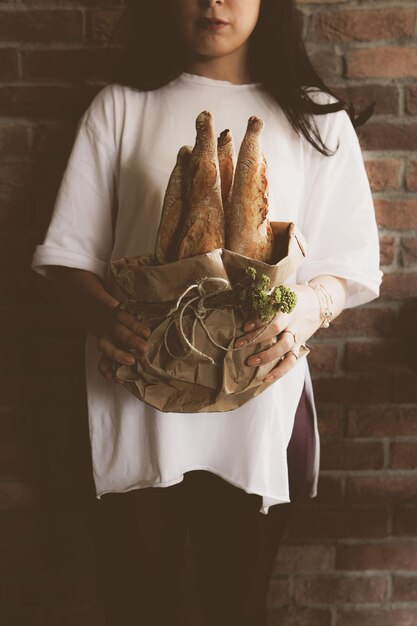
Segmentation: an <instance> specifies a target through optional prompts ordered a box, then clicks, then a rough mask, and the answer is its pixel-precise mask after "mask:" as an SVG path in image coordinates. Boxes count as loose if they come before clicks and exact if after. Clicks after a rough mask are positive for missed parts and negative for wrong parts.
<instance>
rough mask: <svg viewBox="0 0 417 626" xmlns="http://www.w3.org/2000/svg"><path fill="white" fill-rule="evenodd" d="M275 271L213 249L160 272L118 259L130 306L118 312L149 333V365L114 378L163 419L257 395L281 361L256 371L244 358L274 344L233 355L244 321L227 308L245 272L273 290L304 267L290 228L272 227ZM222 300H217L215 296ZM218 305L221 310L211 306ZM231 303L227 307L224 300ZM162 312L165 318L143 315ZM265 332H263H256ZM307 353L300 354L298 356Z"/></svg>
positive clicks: (301, 248)
mask: <svg viewBox="0 0 417 626" xmlns="http://www.w3.org/2000/svg"><path fill="white" fill-rule="evenodd" d="M271 226H272V228H273V232H274V238H275V251H274V260H275V263H273V264H267V263H263V262H262V261H256V260H254V259H250V258H248V257H245V256H243V255H240V254H237V253H235V252H231V251H230V250H226V249H222V248H218V249H216V250H213V251H212V252H208V253H206V254H200V255H198V256H194V257H191V258H189V259H183V260H180V261H174V262H172V263H166V264H164V265H157V261H156V259H155V257H154V256H153V255H143V256H138V257H132V258H129V259H128V258H126V257H123V258H121V259H118V260H117V261H114V262H113V263H112V264H111V271H112V274H113V276H114V278H115V281H116V283H117V285H118V286H119V288H120V289H121V290H122V292H123V293H124V295H125V296H127V298H128V300H127V301H126V302H123V303H122V304H121V305H120V308H124V309H126V310H128V311H130V312H132V313H134V314H136V315H137V316H138V317H139V319H142V320H143V321H144V322H145V323H146V324H147V325H148V326H149V327H150V328H151V330H152V333H151V335H150V337H149V339H148V344H149V347H150V349H149V351H148V353H147V355H146V357H140V358H137V361H136V363H135V364H134V365H133V366H125V365H122V366H119V367H118V368H117V370H116V377H117V379H118V380H120V381H122V382H123V385H124V386H125V387H126V389H128V390H129V391H130V392H131V393H133V394H134V395H135V396H136V397H137V398H139V399H140V400H142V401H143V402H145V403H147V404H150V405H151V406H153V407H155V408H157V409H159V410H161V411H164V412H176V413H197V412H212V411H230V410H231V409H235V408H237V407H239V406H242V405H243V404H244V403H245V402H247V401H248V400H250V399H251V398H254V397H255V396H257V395H259V394H260V393H262V392H263V391H264V390H265V389H266V388H267V387H269V386H270V385H271V384H273V382H272V383H264V382H262V381H263V379H264V378H265V376H266V375H267V374H268V372H269V371H270V370H271V369H272V368H273V367H275V366H276V365H277V364H278V362H279V359H277V361H275V362H273V363H268V364H265V365H261V366H258V367H250V366H248V365H246V364H245V361H246V359H247V358H248V356H250V355H251V354H253V353H255V352H259V351H261V350H265V349H266V348H268V347H270V346H272V345H273V344H274V343H275V341H276V338H274V339H269V340H262V335H260V337H259V339H255V341H253V342H251V343H249V344H246V345H245V346H243V347H242V348H238V349H237V348H233V344H234V341H235V338H236V337H237V336H240V335H241V334H243V330H242V326H243V324H244V323H245V321H246V319H245V318H244V317H243V316H242V314H241V312H240V311H239V310H238V308H237V307H236V306H233V305H231V304H230V302H231V301H232V300H230V298H231V297H232V296H233V292H232V288H233V286H234V285H235V284H236V283H237V282H239V281H240V280H242V278H243V277H244V275H245V270H246V268H247V267H249V266H252V267H255V269H256V270H257V272H258V275H260V274H267V275H268V276H269V278H270V280H271V288H272V287H275V286H279V285H282V284H284V283H285V282H286V280H287V279H288V278H289V277H290V276H291V275H292V274H293V273H294V272H295V271H296V270H297V268H298V267H299V266H300V264H301V263H302V261H303V258H304V256H305V251H306V242H305V239H304V237H303V236H302V235H301V233H300V232H299V231H298V230H297V228H296V227H295V225H294V224H293V223H291V222H272V223H271ZM220 292H221V295H220V296H218V295H214V294H219V293H220ZM216 298H217V299H219V298H220V300H222V302H223V304H219V305H216V304H215V301H216ZM228 298H229V300H230V302H229V304H228V305H227V299H228ZM141 303H149V307H150V308H151V309H152V307H153V309H155V308H156V309H158V307H159V308H161V306H162V308H164V312H163V313H162V314H161V312H155V310H148V308H147V307H146V306H145V307H144V304H141ZM260 332H262V331H260ZM308 352H309V350H308V349H307V348H305V347H301V349H300V356H305V355H306V354H308Z"/></svg>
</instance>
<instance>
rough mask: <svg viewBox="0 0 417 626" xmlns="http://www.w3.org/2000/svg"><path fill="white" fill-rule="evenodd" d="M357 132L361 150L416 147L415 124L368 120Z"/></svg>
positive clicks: (416, 133)
mask: <svg viewBox="0 0 417 626" xmlns="http://www.w3.org/2000/svg"><path fill="white" fill-rule="evenodd" d="M416 52H417V49H416ZM368 55H369V53H368ZM357 132H358V137H359V140H360V144H361V148H362V150H382V151H384V150H415V147H416V145H417V123H405V122H400V121H397V120H394V121H381V122H377V121H375V122H373V121H372V120H370V121H369V122H367V123H366V124H364V125H363V126H359V128H358V129H357Z"/></svg>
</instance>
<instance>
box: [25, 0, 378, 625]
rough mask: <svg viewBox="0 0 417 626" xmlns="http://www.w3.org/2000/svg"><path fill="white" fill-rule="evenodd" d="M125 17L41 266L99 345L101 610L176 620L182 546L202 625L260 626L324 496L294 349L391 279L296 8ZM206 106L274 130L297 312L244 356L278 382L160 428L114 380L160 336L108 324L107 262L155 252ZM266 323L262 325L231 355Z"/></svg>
mask: <svg viewBox="0 0 417 626" xmlns="http://www.w3.org/2000/svg"><path fill="white" fill-rule="evenodd" d="M128 18H129V26H130V38H129V43H128V46H127V53H126V56H125V57H124V58H123V62H122V63H121V64H120V67H119V69H118V72H117V74H116V76H115V81H114V82H113V83H112V84H111V85H108V86H107V87H105V88H104V89H102V90H101V91H100V92H99V93H98V94H97V96H96V97H95V98H94V100H93V102H92V103H91V105H90V107H89V108H88V110H87V111H86V112H85V114H84V115H83V117H82V119H81V120H80V123H79V126H78V132H77V137H76V141H75V143H74V147H73V150H72V153H71V156H70V159H69V162H68V166H67V169H66V172H65V174H64V177H63V180H62V184H61V187H60V190H59V193H58V197H57V200H56V206H55V210H54V213H53V216H52V220H51V224H50V226H49V230H48V232H47V235H46V237H45V240H44V242H43V244H42V245H41V246H38V247H37V250H36V251H35V255H34V259H33V264H32V267H33V268H34V269H35V270H36V271H38V272H39V273H41V274H43V275H44V276H47V277H49V278H51V279H52V280H53V281H54V284H55V286H56V289H57V290H58V292H59V293H60V294H61V297H62V298H63V300H64V302H65V303H66V305H67V306H68V308H70V309H71V310H72V311H73V313H74V316H75V317H76V318H77V319H79V321H80V323H81V324H82V326H83V328H85V329H86V330H87V331H88V334H87V344H86V371H87V391H88V410H89V426H90V440H91V447H92V459H93V471H94V481H95V488H96V495H97V499H98V502H97V522H96V523H97V531H98V540H97V548H98V555H99V558H100V566H99V569H98V576H99V579H98V582H99V591H100V601H101V603H102V604H103V607H104V609H105V613H106V618H107V624H109V625H113V624H118V625H120V626H125V625H128V624H139V623H144V624H147V625H154V624H155V625H156V624H158V625H159V624H170V625H177V624H180V623H181V593H180V591H181V560H182V556H183V550H184V541H185V537H186V533H187V532H189V533H190V537H191V541H192V544H193V553H194V565H195V574H196V580H197V583H198V588H199V596H200V599H201V607H202V613H203V618H204V624H205V625H206V626H212V625H213V626H214V625H216V626H222V625H223V624H224V625H226V624H227V625H228V626H231V625H235V624H236V625H238V624H239V626H244V625H247V626H249V625H250V626H265V625H266V623H267V618H266V613H267V601H266V600H267V592H268V585H269V580H270V576H271V572H272V568H273V564H274V560H275V557H276V554H277V550H278V546H279V543H280V540H281V538H282V535H283V533H284V531H285V529H286V528H287V527H288V523H289V520H290V516H291V514H292V511H293V509H294V506H295V505H296V504H297V502H299V501H300V499H301V498H302V497H303V495H305V494H309V495H310V496H311V497H314V496H315V495H316V492H317V480H318V465H319V437H318V431H317V418H316V414H315V411H314V403H313V396H312V389H311V380H310V376H309V372H308V367H307V362H306V359H302V358H298V356H299V354H298V353H299V347H300V345H301V344H303V343H305V342H306V341H307V340H308V339H309V338H310V337H311V336H312V335H313V334H314V333H315V332H316V331H317V329H318V328H320V327H322V326H326V325H328V323H329V322H331V321H332V320H333V319H334V318H335V317H336V316H337V315H339V313H340V312H341V311H342V310H343V309H344V308H346V307H349V306H355V305H358V304H361V303H364V302H367V301H370V300H372V299H373V298H376V297H377V296H378V290H379V284H380V281H381V273H380V271H379V268H378V261H379V253H378V234H377V228H376V223H375V217H374V211H373V204H372V197H371V192H370V189H369V183H368V180H367V177H366V173H365V168H364V164H363V159H362V156H361V151H360V147H359V143H358V140H357V137H356V134H355V131H354V127H353V125H352V121H351V119H350V117H349V115H348V113H347V112H346V109H347V110H348V111H349V112H350V113H351V114H352V115H353V109H352V107H351V106H350V105H349V104H348V103H344V102H338V101H337V98H336V97H335V96H334V95H333V94H332V93H331V92H330V90H328V89H327V88H326V86H325V85H324V83H323V82H322V81H321V80H320V78H319V77H318V76H317V74H316V73H315V71H314V70H313V68H312V66H311V64H310V62H309V60H308V58H307V55H306V52H305V50H304V47H303V45H302V42H301V38H300V34H299V30H298V27H297V22H296V15H295V9H294V6H293V3H292V0H280V2H275V1H273V0H217V1H215V0H212V1H198V0H173V1H172V2H162V0H161V1H159V2H155V1H153V2H152V3H132V4H131V7H130V11H129V13H128ZM202 110H210V111H211V112H212V113H213V115H214V120H215V123H216V127H217V129H218V130H222V129H223V128H230V129H231V131H232V134H233V136H234V138H235V142H236V144H237V146H239V145H240V142H241V140H242V138H243V135H244V132H245V129H246V125H247V120H248V118H249V117H250V115H257V116H259V117H261V118H262V119H263V120H264V122H265V128H264V133H263V149H264V153H265V156H266V160H267V163H268V177H269V189H270V194H269V195H270V209H269V218H270V219H271V220H274V221H293V222H295V223H296V224H297V226H298V227H299V228H300V230H301V231H302V232H303V233H304V235H305V236H306V238H307V240H308V251H307V256H306V259H305V262H304V264H303V266H302V267H301V269H300V270H299V271H298V272H297V275H294V276H293V277H292V281H291V286H292V288H293V289H294V290H295V291H296V293H297V297H298V302H297V306H296V307H295V309H294V311H293V313H291V314H283V313H280V314H279V315H277V317H276V319H275V321H274V323H273V324H272V325H271V327H270V328H269V330H268V333H265V335H264V337H265V339H266V338H269V337H276V343H275V344H274V345H273V347H272V348H270V349H269V350H265V351H262V352H259V353H258V354H256V355H255V354H254V355H252V357H251V358H250V359H249V360H248V365H250V366H252V367H257V365H258V364H259V362H261V363H263V364H267V363H271V364H272V363H276V362H277V359H278V358H280V357H282V360H281V361H280V362H279V364H278V366H276V367H272V365H271V370H270V372H269V374H268V380H273V381H274V384H272V385H270V386H269V387H268V388H267V389H266V390H265V391H264V392H263V393H262V394H260V395H259V396H258V397H257V398H254V399H252V400H251V401H249V402H247V403H246V404H245V405H243V406H242V407H239V409H236V410H233V411H229V412H227V413H207V414H204V413H198V414H180V413H169V414H168V413H162V412H160V411H157V410H156V409H153V408H152V407H150V406H148V405H145V404H143V403H140V402H138V401H137V399H136V398H134V397H133V396H131V395H130V394H129V393H128V392H127V391H126V390H125V389H124V388H123V387H120V386H116V385H115V384H114V383H113V371H114V364H115V363H116V364H123V363H126V364H129V363H132V362H134V356H133V355H132V350H133V351H136V352H137V354H138V355H143V354H145V353H146V350H147V349H148V345H147V338H148V336H149V329H148V328H147V327H146V325H145V324H143V323H142V322H140V321H138V320H137V319H136V318H135V317H133V316H131V315H129V314H128V313H127V312H123V311H119V312H117V313H115V307H116V306H117V304H118V303H119V298H120V295H119V294H118V292H117V290H116V288H115V286H114V284H113V283H112V280H111V276H110V272H109V269H108V268H109V263H110V261H113V260H115V259H117V258H120V257H121V256H136V255H139V254H144V253H148V252H152V251H153V247H154V242H155V237H156V231H157V227H158V223H159V217H160V211H161V206H162V198H163V194H164V191H165V187H166V184H167V181H168V177H169V174H170V172H171V171H172V167H173V164H174V163H175V158H176V154H177V151H178V149H179V147H180V146H182V145H184V144H189V145H190V144H191V145H192V144H193V143H194V120H195V118H196V117H197V115H198V113H200V112H201V111H202ZM368 113H369V112H368ZM368 113H365V114H364V115H363V116H362V121H363V120H364V119H365V118H366V116H367V115H368ZM54 266H55V267H54ZM259 325H260V322H259V320H250V321H249V322H248V323H247V324H246V326H245V328H244V333H243V334H242V336H241V337H240V338H239V340H238V341H239V342H245V341H247V340H248V339H249V338H250V337H251V336H252V334H253V332H255V331H256V329H257V328H258V327H259ZM236 345H238V344H236ZM258 360H259V361H258ZM157 487H159V489H158V488H157ZM141 620H143V622H142V621H141Z"/></svg>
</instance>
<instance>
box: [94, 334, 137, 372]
mask: <svg viewBox="0 0 417 626" xmlns="http://www.w3.org/2000/svg"><path fill="white" fill-rule="evenodd" d="M97 347H98V349H99V350H100V352H102V353H103V355H104V356H106V357H107V358H108V359H110V360H111V361H116V363H119V364H120V365H133V363H134V362H135V357H134V356H133V355H132V354H129V352H126V351H124V350H122V349H120V348H119V347H118V346H116V345H115V344H114V343H113V341H112V340H111V339H110V338H109V337H106V336H105V335H103V336H102V337H100V338H99V339H98V341H97Z"/></svg>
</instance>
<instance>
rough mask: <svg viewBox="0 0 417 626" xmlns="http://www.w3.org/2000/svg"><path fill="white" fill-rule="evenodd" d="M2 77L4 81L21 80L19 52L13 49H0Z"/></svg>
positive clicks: (0, 73)
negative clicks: (18, 61) (18, 60)
mask: <svg viewBox="0 0 417 626" xmlns="http://www.w3.org/2000/svg"><path fill="white" fill-rule="evenodd" d="M0 76H1V78H2V80H4V81H6V80H17V79H18V78H19V67H18V63H17V50H14V49H13V48H2V49H0Z"/></svg>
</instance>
